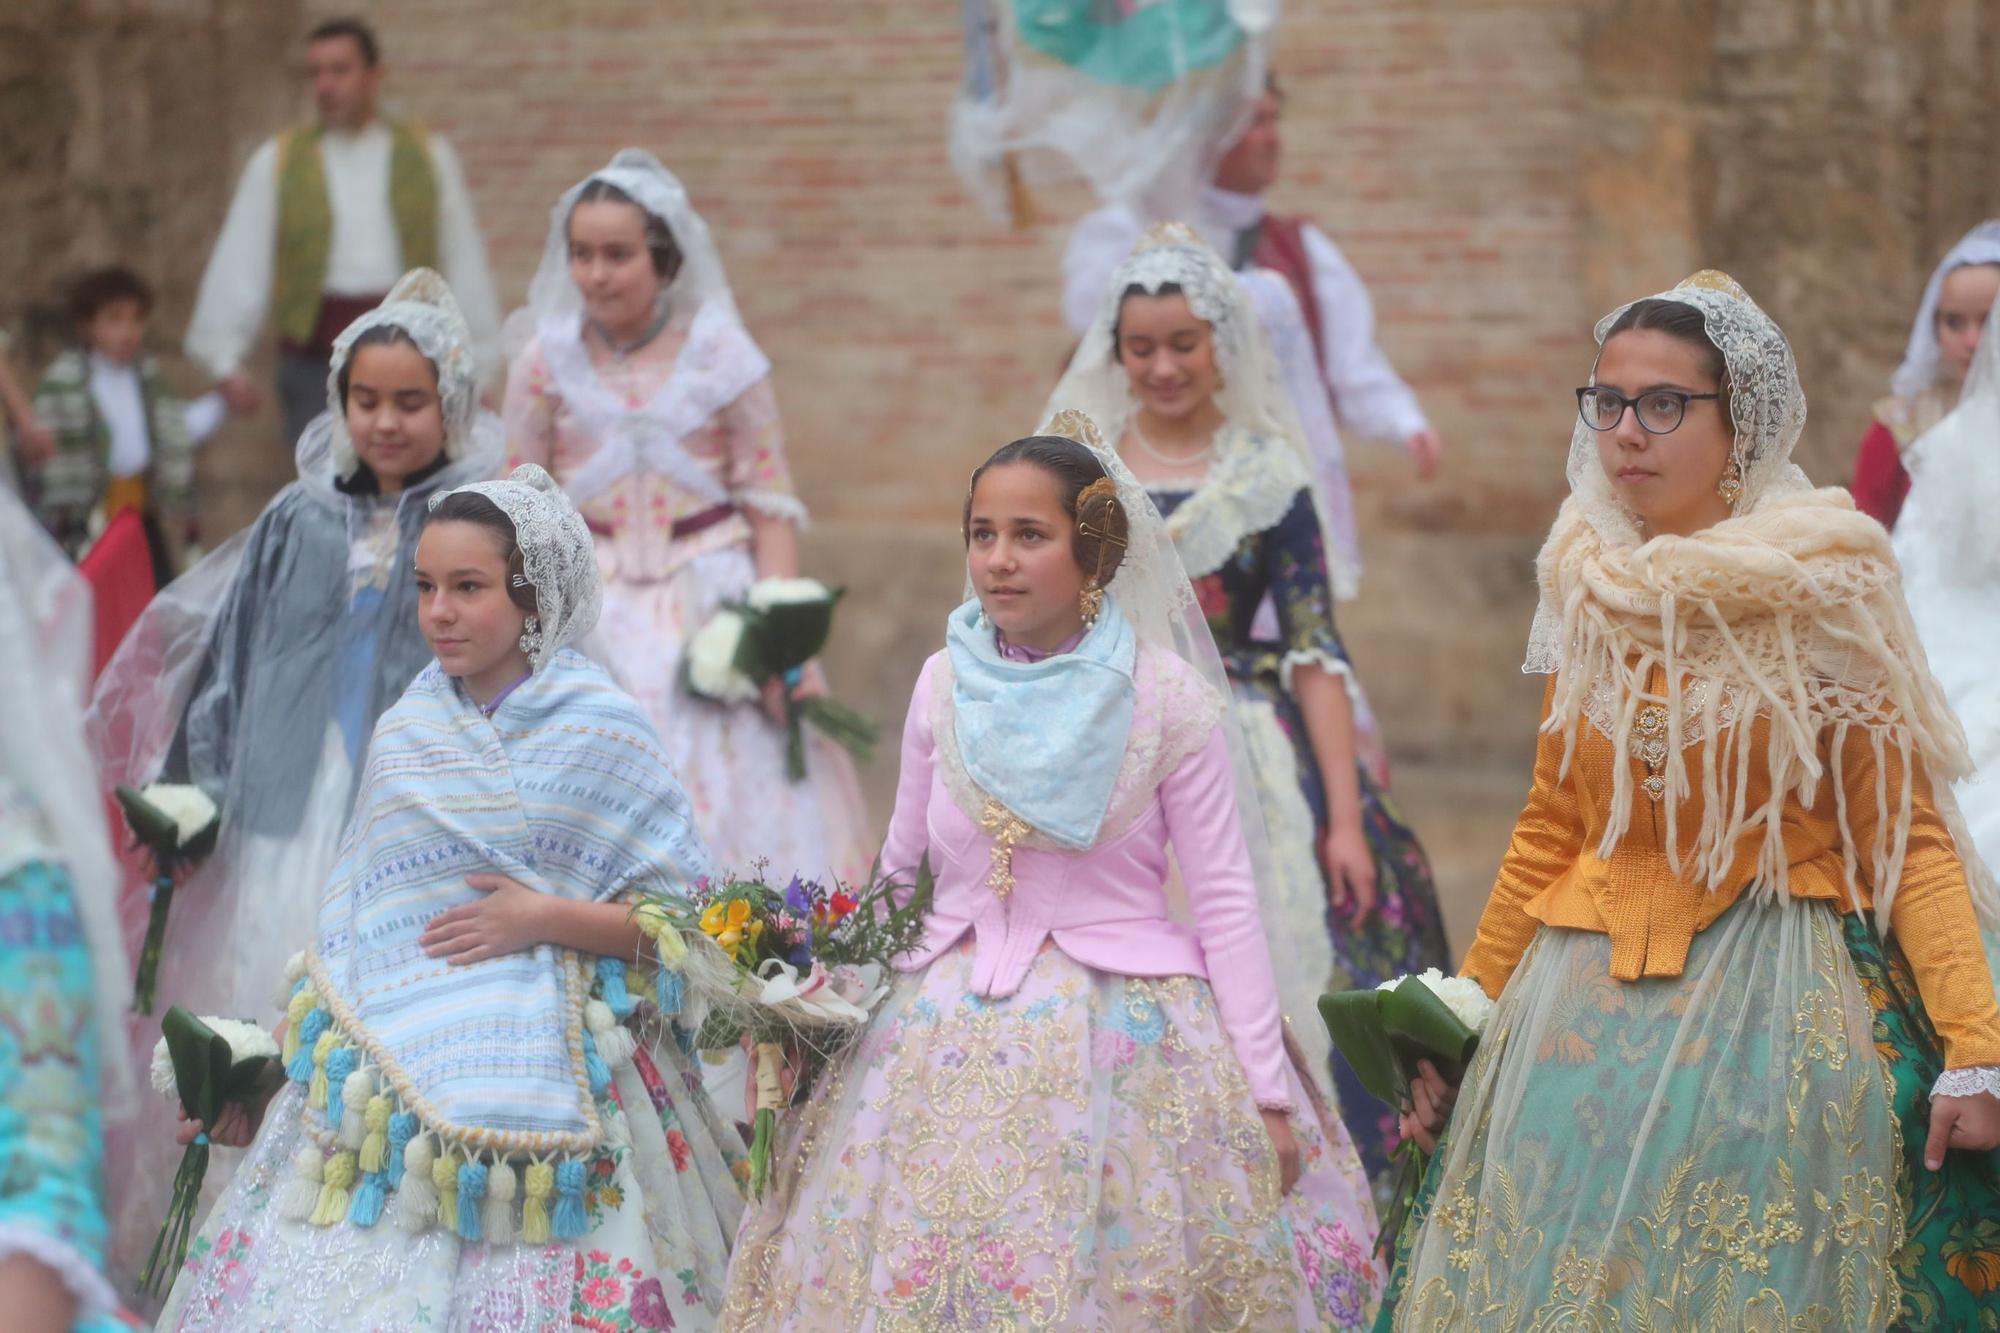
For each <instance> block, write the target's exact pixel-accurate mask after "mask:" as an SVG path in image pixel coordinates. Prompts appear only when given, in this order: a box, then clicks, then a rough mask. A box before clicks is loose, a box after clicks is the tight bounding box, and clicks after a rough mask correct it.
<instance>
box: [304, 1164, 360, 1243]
mask: <svg viewBox="0 0 2000 1333" xmlns="http://www.w3.org/2000/svg"><path fill="white" fill-rule="evenodd" d="M321 1174H322V1178H323V1179H324V1181H325V1183H324V1184H323V1185H321V1186H320V1189H319V1206H318V1207H317V1208H315V1209H313V1215H312V1217H311V1218H309V1219H307V1220H309V1221H310V1222H311V1223H312V1224H313V1225H314V1226H316V1227H330V1226H332V1225H333V1224H334V1223H335V1222H338V1221H340V1219H342V1218H343V1217H346V1216H347V1191H348V1190H349V1189H350V1188H351V1187H352V1186H353V1184H354V1154H353V1153H351V1152H337V1153H335V1154H334V1155H333V1156H331V1157H329V1158H327V1159H326V1165H325V1167H323V1168H322V1169H321Z"/></svg>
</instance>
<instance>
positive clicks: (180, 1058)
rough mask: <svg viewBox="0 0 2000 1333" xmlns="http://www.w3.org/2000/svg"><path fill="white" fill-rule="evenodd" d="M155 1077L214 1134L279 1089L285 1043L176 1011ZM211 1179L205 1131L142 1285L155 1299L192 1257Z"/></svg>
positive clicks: (184, 1160) (184, 1162) (159, 1049)
mask: <svg viewBox="0 0 2000 1333" xmlns="http://www.w3.org/2000/svg"><path fill="white" fill-rule="evenodd" d="M152 1076H153V1087H154V1088H155V1089H157V1090H158V1091H159V1093H160V1095H161V1096H163V1097H165V1098H166V1099H167V1100H168V1101H170V1102H173V1103H175V1104H177V1105H179V1106H180V1108H181V1110H182V1111H183V1112H184V1113H185V1114H186V1115H187V1117H188V1119H190V1120H199V1121H201V1122H202V1126H203V1128H204V1131H206V1130H207V1129H210V1128H213V1127H214V1125H215V1122H216V1120H217V1118H218V1117H220V1116H221V1114H222V1111H223V1108H224V1107H226V1106H228V1105H229V1104H230V1103H232V1102H235V1103H240V1104H242V1105H244V1106H249V1105H252V1104H254V1103H255V1102H256V1101H257V1099H258V1098H260V1097H262V1096H264V1095H265V1094H266V1093H267V1092H268V1091H269V1090H270V1089H271V1088H272V1087H275V1086H276V1083H277V1080H278V1078H279V1077H281V1076H282V1071H281V1069H280V1066H279V1064H278V1043H277V1042H276V1041H274V1040H273V1039H272V1037H271V1034H270V1033H268V1032H266V1031H264V1029H262V1028H260V1027H258V1026H257V1025H256V1024H255V1023H243V1022H238V1021H237V1020H235V1019H230V1018H197V1017H195V1016H194V1015H193V1014H191V1013H189V1012H188V1011H187V1010H185V1009H183V1008H181V1007H180V1006H179V1005H175V1006H174V1007H173V1008H171V1009H169V1010H167V1014H166V1017H165V1018H163V1019H161V1020H160V1040H159V1041H158V1042H157V1043H155V1044H154V1046H153V1066H152ZM207 1175H208V1135H207V1133H206V1132H203V1133H201V1134H197V1135H196V1136H195V1140H194V1142H192V1143H190V1144H189V1145H188V1146H187V1151H186V1152H184V1153H182V1154H181V1165H180V1169H179V1170H178V1171H176V1172H175V1173H174V1190H173V1197H172V1200H171V1202H169V1203H168V1205H167V1217H166V1221H164V1222H163V1223H161V1225H160V1234H159V1236H158V1237H156V1238H155V1239H154V1241H153V1249H152V1253H151V1254H149V1255H148V1256H147V1258H146V1268H145V1271H144V1272H143V1273H141V1274H140V1277H139V1285H140V1287H141V1289H142V1290H144V1291H146V1292H147V1293H149V1294H157V1293H158V1291H159V1287H160V1282H161V1280H162V1279H163V1278H165V1277H166V1275H167V1274H169V1273H172V1272H174V1271H175V1270H177V1269H178V1268H179V1267H180V1266H181V1262H182V1261H183V1260H184V1259H186V1258H187V1248H188V1240H189V1238H190V1237H191V1236H192V1235H193V1233H194V1223H195V1209H196V1208H197V1207H199V1206H200V1203H201V1182H202V1180H203V1179H204V1178H205V1177H206V1176H207Z"/></svg>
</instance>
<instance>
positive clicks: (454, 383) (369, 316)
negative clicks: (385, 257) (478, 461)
mask: <svg viewBox="0 0 2000 1333" xmlns="http://www.w3.org/2000/svg"><path fill="white" fill-rule="evenodd" d="M379 328H396V329H401V330H402V331H403V332H404V333H406V334H408V335H409V338H410V341H411V342H413V343H415V344H416V346H417V350H418V351H419V352H422V353H423V355H424V359H425V360H426V361H429V362H430V363H431V365H432V367H433V368H434V369H435V370H436V371H437V386H438V405H439V409H440V411H441V413H442V415H443V417H444V456H445V457H446V458H449V459H452V460H454V461H456V460H458V459H461V458H464V457H466V456H467V454H469V453H471V452H473V445H472V434H473V431H474V430H475V429H476V428H477V425H478V423H479V421H480V417H481V413H480V412H479V367H478V365H477V363H476V357H475V356H474V353H473V349H472V334H471V332H470V331H469V330H468V329H467V328H466V324H465V316H464V315H462V314H460V313H459V309H458V300H457V298H455V297H454V296H452V294H451V288H450V287H448V286H446V285H445V280H444V279H443V278H442V277H440V276H439V275H438V274H437V273H436V272H435V271H434V270H432V269H427V268H413V269H411V270H410V271H409V272H408V273H405V274H404V275H403V276H402V277H401V278H399V279H397V281H396V285H395V286H394V287H392V288H391V289H390V290H389V294H388V295H387V296H386V297H384V298H383V299H382V304H381V305H378V306H376V307H375V308H374V309H373V310H370V311H369V312H368V313H366V314H364V315H362V316H361V318H359V319H357V320H355V321H354V322H353V323H352V324H349V325H348V326H347V327H346V328H344V329H342V330H341V331H340V336H339V337H337V338H335V339H334V340H333V355H332V356H331V357H330V358H329V359H328V363H327V372H326V409H327V410H326V412H325V413H324V414H322V415H320V416H318V417H315V418H314V419H313V421H312V424H311V425H309V426H307V427H306V433H305V435H304V436H303V437H301V440H300V449H301V451H302V452H303V451H304V450H306V449H307V448H308V447H313V448H317V447H318V445H317V442H316V440H315V439H314V437H315V436H316V435H324V436H325V438H326V445H325V447H326V448H327V449H328V450H330V451H331V453H332V457H333V469H334V475H335V476H338V477H349V476H352V475H353V474H354V470H355V468H356V467H358V466H359V465H360V462H361V460H360V459H359V458H358V457H357V456H356V455H355V452H354V441H353V439H352V438H350V437H349V436H348V433H347V413H346V411H345V408H344V405H343V403H342V401H341V393H340V377H341V375H342V373H344V372H345V371H346V369H347V362H348V359H349V358H350V357H351V356H353V354H354V344H355V342H356V341H357V340H358V339H359V338H360V337H361V335H362V334H364V333H366V332H368V330H370V329H379ZM487 420H489V421H490V420H491V418H487ZM308 441H314V443H313V444H312V445H310V446H309V445H308V443H307V442H308Z"/></svg>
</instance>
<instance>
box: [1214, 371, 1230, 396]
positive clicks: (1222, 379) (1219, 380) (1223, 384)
mask: <svg viewBox="0 0 2000 1333" xmlns="http://www.w3.org/2000/svg"><path fill="white" fill-rule="evenodd" d="M1228 387H1229V377H1228V376H1227V375H1225V374H1223V373H1222V367H1221V366H1217V367H1216V368H1215V391H1216V392H1217V393H1221V392H1222V391H1223V390H1224V389H1226V388H1228Z"/></svg>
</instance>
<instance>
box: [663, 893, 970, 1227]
mask: <svg viewBox="0 0 2000 1333" xmlns="http://www.w3.org/2000/svg"><path fill="white" fill-rule="evenodd" d="M931 891H932V878H931V871H930V865H929V863H928V862H926V863H925V864H924V865H923V866H921V867H919V868H918V870H917V871H916V873H915V875H914V876H912V877H911V879H910V880H908V881H904V880H899V879H897V878H895V877H893V876H886V875H883V874H881V873H880V871H879V867H878V869H877V871H876V872H874V873H871V875H870V877H869V882H868V884H867V886H866V887H864V888H860V889H857V890H850V889H848V888H847V887H846V886H844V885H841V884H838V883H836V884H834V885H833V886H832V887H831V888H828V887H827V886H825V885H821V884H818V883H815V882H812V881H808V880H804V879H800V878H798V877H796V876H794V877H793V879H792V880H791V882H790V883H789V884H787V885H786V886H785V888H784V889H783V891H780V890H778V889H775V888H773V887H772V886H771V885H770V884H769V883H767V882H766V881H765V880H764V879H763V878H762V877H761V875H760V876H757V877H752V878H747V879H742V878H736V879H725V880H719V881H702V882H700V883H697V884H696V885H695V886H694V888H693V890H692V891H691V892H690V893H688V894H687V895H685V896H671V897H659V898H654V899H652V900H650V901H649V902H648V903H647V904H646V906H645V907H644V908H643V909H642V910H643V911H644V912H645V913H646V914H647V917H648V918H649V920H650V921H651V922H653V923H656V924H657V926H658V927H659V928H661V929H663V930H665V931H670V932H672V933H674V934H676V935H678V937H679V940H678V943H679V944H680V945H682V946H685V947H686V948H687V949H688V950H690V951H692V950H701V951H704V952H707V951H714V952H717V953H719V954H720V955H721V956H722V958H724V959H726V960H727V963H728V965H729V968H730V969H731V970H730V971H729V972H728V973H726V974H725V975H727V976H728V977H729V978H730V980H729V981H728V983H727V984H725V985H724V986H722V987H721V988H719V990H718V992H717V993H715V994H711V995H707V996H706V997H704V998H706V999H707V1000H708V1001H709V1005H710V1014H709V1017H708V1021H707V1022H705V1023H704V1024H703V1025H702V1027H701V1031H700V1034H699V1036H698V1037H697V1039H696V1043H697V1045H698V1046H699V1047H701V1048H702V1049H704V1050H729V1049H733V1048H734V1047H735V1046H736V1044H737V1042H738V1040H739V1039H740V1038H741V1037H742V1036H744V1035H746V1034H747V1035H748V1037H749V1038H750V1040H751V1042H752V1043H753V1045H754V1047H755V1052H756V1057H757V1084H756V1089H757V1101H756V1116H755V1119H754V1120H753V1122H752V1137H751V1143H750V1192H751V1195H752V1197H759V1198H761V1197H762V1195H763V1192H764V1185H765V1181H766V1180H767V1178H768V1176H769V1173H770V1165H771V1142H772V1137H773V1135H774V1134H775V1132H776V1129H777V1117H778V1112H779V1111H780V1110H782V1109H783V1108H784V1106H785V1104H786V1103H787V1101H788V1098H787V1097H786V1096H785V1092H784V1088H783V1084H782V1082H781V1079H780V1074H779V1071H780V1070H781V1069H783V1068H787V1067H790V1068H793V1069H796V1070H797V1071H798V1073H797V1077H798V1082H799V1084H800V1085H801V1086H810V1083H811V1080H812V1078H813V1077H814V1075H816V1074H817V1073H818V1072H819V1070H821V1069H822V1068H824V1067H825V1065H826V1063H827V1062H828V1061H829V1060H831V1059H832V1058H834V1057H835V1056H836V1055H838V1054H839V1053H840V1051H841V1050H842V1049H844V1048H845V1047H846V1045H847V1043H848V1042H850V1041H851V1040H853V1039H854V1037H855V1036H856V1035H857V1034H859V1032H860V1031H861V1029H862V1027H863V1026H864V1025H865V1024H866V1023H867V1021H868V1018H869V1015H870V1014H871V1013H872V1012H873V1011H874V1008H875V1006H876V1004H877V1003H879V1002H880V1000H881V999H882V997H883V996H884V995H885V994H887V993H888V985H887V977H888V972H889V968H890V964H891V963H892V961H893V960H894V959H895V958H897V957H898V956H900V955H902V954H905V953H907V952H909V951H910V950H911V949H913V948H915V947H916V946H917V945H918V944H919V943H920V942H921V941H922V939H923V932H924V918H925V916H926V915H927V914H928V912H929V911H930V903H931ZM698 970H699V971H701V972H703V973H706V972H708V971H709V970H710V969H707V968H701V969H698Z"/></svg>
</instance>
